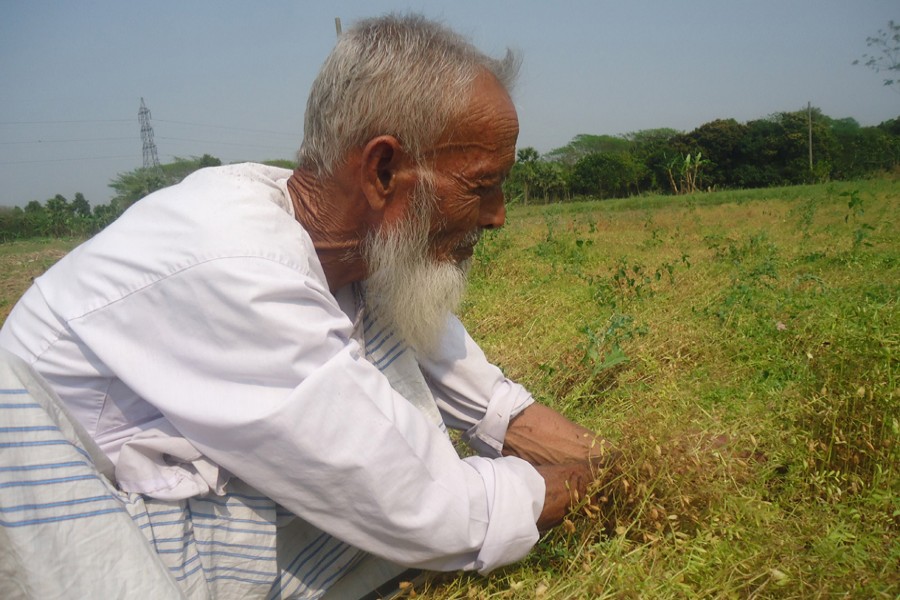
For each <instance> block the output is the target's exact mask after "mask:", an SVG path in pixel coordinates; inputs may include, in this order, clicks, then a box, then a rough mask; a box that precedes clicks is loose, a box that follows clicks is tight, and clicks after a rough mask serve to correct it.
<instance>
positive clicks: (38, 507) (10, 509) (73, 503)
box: [0, 496, 113, 513]
mask: <svg viewBox="0 0 900 600" xmlns="http://www.w3.org/2000/svg"><path fill="white" fill-rule="evenodd" d="M112 499H113V498H112V496H91V497H90V498H78V499H77V500H60V501H59V502H44V503H42V504H20V505H18V506H0V513H4V512H20V511H24V510H42V509H44V508H59V507H62V506H76V505H78V504H90V503H91V502H101V501H103V500H112Z"/></svg>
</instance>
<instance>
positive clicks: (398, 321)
mask: <svg viewBox="0 0 900 600" xmlns="http://www.w3.org/2000/svg"><path fill="white" fill-rule="evenodd" d="M436 201H437V200H436V198H434V196H433V195H432V194H430V193H429V192H428V190H427V189H426V188H425V187H424V185H420V186H418V187H417V189H416V191H415V195H414V198H413V209H412V210H411V211H410V213H411V214H409V215H408V216H407V217H406V218H404V220H403V222H402V223H400V224H399V225H397V226H395V227H393V228H391V229H390V230H388V231H376V232H372V234H370V235H369V237H368V238H367V239H366V243H365V244H364V249H363V256H364V258H365V260H366V265H367V267H368V272H369V276H368V279H367V280H366V292H365V295H366V304H367V305H368V307H369V308H370V309H372V310H373V311H374V312H375V314H377V315H378V319H379V321H380V322H381V323H382V325H384V326H385V327H386V328H388V329H393V331H394V332H395V334H396V335H398V336H399V337H400V338H401V339H403V340H404V341H405V342H406V343H407V344H409V345H410V346H411V347H412V348H413V349H414V350H415V351H416V352H417V353H419V354H420V355H427V354H429V353H431V352H433V351H434V350H435V349H436V348H437V346H438V344H439V342H440V340H441V336H442V335H443V333H444V331H445V330H446V328H447V319H448V318H449V317H450V315H451V314H452V313H453V312H454V311H455V310H456V309H457V308H458V307H459V304H460V302H461V301H462V298H463V295H464V293H465V290H466V283H467V281H466V273H467V271H468V268H469V265H470V264H471V260H465V261H463V262H461V263H459V264H457V263H454V262H451V261H437V260H435V259H434V258H433V257H432V255H431V240H430V239H429V226H430V223H431V213H432V211H433V207H434V205H435V203H436ZM479 235H480V232H479V231H476V232H474V233H473V234H472V235H470V236H468V237H467V238H466V240H465V241H464V243H466V244H470V245H473V244H474V241H477V239H478V237H479ZM473 240H474V241H473Z"/></svg>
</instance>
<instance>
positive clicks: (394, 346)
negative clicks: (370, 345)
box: [375, 342, 403, 369]
mask: <svg viewBox="0 0 900 600" xmlns="http://www.w3.org/2000/svg"><path fill="white" fill-rule="evenodd" d="M402 345H403V342H397V343H396V344H394V345H393V346H392V347H391V349H390V350H388V351H387V352H385V353H384V354H383V355H382V357H381V358H379V359H378V360H376V361H375V366H376V367H378V368H379V369H383V368H384V367H383V366H381V363H383V362H384V361H385V359H386V358H387V357H388V356H390V355H391V353H393V352H394V351H395V350H396V349H397V348H399V347H400V346H402Z"/></svg>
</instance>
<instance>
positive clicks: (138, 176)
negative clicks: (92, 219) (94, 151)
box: [109, 154, 222, 212]
mask: <svg viewBox="0 0 900 600" xmlns="http://www.w3.org/2000/svg"><path fill="white" fill-rule="evenodd" d="M221 164H222V161H221V160H219V159H218V158H216V157H214V156H210V155H209V154H204V155H203V156H201V157H196V156H194V157H192V158H180V157H178V156H176V157H175V159H174V160H173V161H172V162H170V163H166V164H162V165H160V166H159V168H158V169H155V168H148V169H144V168H139V169H134V170H132V171H128V172H126V173H119V174H118V175H116V177H115V179H113V180H112V181H111V182H110V183H109V186H110V187H111V188H113V189H114V190H115V191H116V195H115V196H114V197H113V200H112V204H113V205H114V206H115V207H116V209H117V210H119V211H120V212H121V211H124V210H125V209H126V208H128V207H129V206H131V205H132V204H134V203H135V202H137V201H138V200H140V199H141V198H143V197H144V196H146V195H148V194H151V193H153V192H155V191H156V190H159V189H162V188H164V187H168V186H170V185H175V184H176V183H178V182H180V181H181V180H182V179H184V178H185V177H187V176H188V175H190V174H191V173H193V172H194V171H196V170H197V169H201V168H203V167H210V166H219V165H221Z"/></svg>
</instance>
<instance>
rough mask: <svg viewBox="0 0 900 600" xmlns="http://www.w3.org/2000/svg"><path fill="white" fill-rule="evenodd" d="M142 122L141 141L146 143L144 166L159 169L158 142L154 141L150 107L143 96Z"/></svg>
mask: <svg viewBox="0 0 900 600" xmlns="http://www.w3.org/2000/svg"><path fill="white" fill-rule="evenodd" d="M138 121H140V123H141V141H142V142H143V143H144V168H145V169H157V170H158V169H159V156H157V154H156V142H154V141H153V126H152V125H150V109H149V108H147V105H146V104H144V99H143V98H141V109H140V110H139V111H138Z"/></svg>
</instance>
